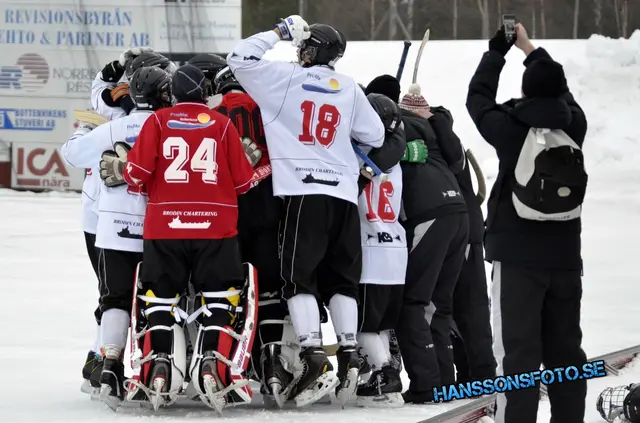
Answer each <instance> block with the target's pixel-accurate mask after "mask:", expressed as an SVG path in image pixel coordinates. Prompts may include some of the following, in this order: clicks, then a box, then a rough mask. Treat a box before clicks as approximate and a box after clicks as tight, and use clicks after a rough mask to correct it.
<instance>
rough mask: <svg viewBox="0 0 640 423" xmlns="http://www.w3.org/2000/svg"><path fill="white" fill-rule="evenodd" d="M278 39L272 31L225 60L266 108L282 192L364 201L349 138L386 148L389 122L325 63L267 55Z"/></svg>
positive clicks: (277, 190)
mask: <svg viewBox="0 0 640 423" xmlns="http://www.w3.org/2000/svg"><path fill="white" fill-rule="evenodd" d="M279 40H280V38H279V37H278V35H277V34H276V33H275V32H274V31H266V32H262V33H260V34H257V35H254V36H252V37H249V38H247V39H246V40H243V41H241V42H240V43H239V44H238V45H237V47H236V48H235V49H234V51H233V52H232V53H231V54H229V56H228V57H227V64H228V65H229V67H230V68H231V71H232V72H233V74H234V75H235V77H236V78H237V79H238V82H240V84H242V87H243V88H244V89H245V90H246V91H247V93H248V94H249V95H250V96H251V97H252V98H253V99H254V100H255V102H256V103H257V104H258V106H260V112H261V114H262V122H263V123H264V132H265V136H266V139H267V147H268V149H269V158H270V160H271V166H272V169H273V191H274V194H275V195H276V196H285V195H306V194H324V195H330V196H332V197H336V198H342V199H344V200H347V201H350V202H352V203H354V204H358V184H357V180H358V174H359V171H360V168H359V167H358V158H357V156H356V154H355V153H354V151H353V147H352V146H351V139H352V138H354V139H356V140H357V141H358V142H360V143H362V144H365V145H369V146H372V147H380V146H381V145H382V142H383V140H384V127H383V125H382V122H381V121H380V117H379V116H378V115H377V114H376V112H375V111H374V110H373V108H372V107H371V105H370V104H369V101H368V100H367V98H366V96H365V95H364V93H363V92H362V90H361V89H360V87H359V86H358V84H356V82H355V81H354V80H353V79H352V78H350V77H348V76H346V75H341V74H339V73H336V72H335V71H334V70H332V69H331V68H329V67H326V66H314V67H311V68H303V67H302V66H300V65H299V64H297V63H286V62H278V61H269V60H264V59H262V56H263V55H264V54H265V52H266V51H267V50H269V49H271V48H273V47H274V46H275V44H276V43H277V42H278V41H279Z"/></svg>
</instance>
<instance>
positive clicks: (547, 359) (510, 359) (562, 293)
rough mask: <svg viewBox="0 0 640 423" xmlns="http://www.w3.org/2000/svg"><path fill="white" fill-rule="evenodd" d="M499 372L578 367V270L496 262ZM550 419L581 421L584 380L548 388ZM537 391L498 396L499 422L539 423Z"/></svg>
mask: <svg viewBox="0 0 640 423" xmlns="http://www.w3.org/2000/svg"><path fill="white" fill-rule="evenodd" d="M491 296H492V305H491V307H492V308H491V312H492V313H491V314H492V319H493V325H494V331H495V341H494V351H495V354H496V360H497V362H498V371H497V373H498V374H499V375H503V374H505V375H510V374H514V373H521V372H530V371H534V370H538V369H539V368H540V364H541V363H542V364H544V366H545V368H548V369H552V368H555V367H566V366H576V367H578V368H580V366H581V365H582V364H584V363H585V362H586V361H587V358H586V355H585V353H584V351H583V350H582V347H581V345H582V330H581V329H580V301H581V299H582V277H581V272H580V270H568V271H564V270H544V269H538V268H526V267H520V266H517V265H512V264H507V263H499V262H494V263H493V283H492V289H491ZM548 394H549V402H550V403H551V423H583V421H584V414H585V397H586V394H587V382H586V380H580V379H578V380H575V381H565V382H563V383H556V384H552V385H549V386H548ZM538 396H539V393H538V389H537V388H536V389H533V388H529V389H521V390H517V391H511V392H507V393H506V395H505V394H499V395H498V400H497V410H496V417H495V422H496V423H535V422H536V419H537V414H538Z"/></svg>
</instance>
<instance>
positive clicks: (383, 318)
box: [358, 283, 404, 332]
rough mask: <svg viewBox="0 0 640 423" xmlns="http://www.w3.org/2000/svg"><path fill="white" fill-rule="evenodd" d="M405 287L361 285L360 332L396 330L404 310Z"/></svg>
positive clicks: (359, 302) (359, 296)
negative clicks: (403, 295) (401, 312)
mask: <svg viewBox="0 0 640 423" xmlns="http://www.w3.org/2000/svg"><path fill="white" fill-rule="evenodd" d="M403 290H404V285H375V284H370V283H364V284H360V293H359V295H358V300H359V301H358V332H381V331H383V330H389V329H395V327H396V324H397V323H398V319H399V318H400V311H401V310H402V292H403Z"/></svg>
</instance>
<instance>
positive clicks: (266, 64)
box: [227, 31, 296, 124]
mask: <svg viewBox="0 0 640 423" xmlns="http://www.w3.org/2000/svg"><path fill="white" fill-rule="evenodd" d="M278 41H280V37H279V36H278V34H276V33H275V32H274V31H265V32H261V33H259V34H256V35H253V36H251V37H249V38H247V39H246V40H242V41H240V43H238V45H237V46H236V48H235V49H234V50H233V51H232V52H231V53H230V54H229V56H227V64H228V65H229V68H230V69H231V71H232V72H233V74H234V76H235V77H236V79H237V80H238V82H240V84H241V85H242V88H244V89H245V90H246V91H247V94H249V95H250V96H251V97H252V98H253V99H254V100H255V102H256V103H258V104H259V105H260V109H261V110H262V115H263V116H262V117H263V120H264V122H265V124H267V123H269V122H271V121H273V120H274V119H275V118H276V117H277V114H278V113H279V111H280V108H281V106H282V104H283V102H284V99H285V97H286V95H287V89H288V86H289V81H290V80H291V76H292V75H293V72H294V70H295V68H296V65H294V64H293V63H287V62H282V61H271V60H265V59H263V56H264V54H265V53H266V52H267V51H268V50H271V49H272V48H273V47H274V46H275V45H276V44H277V42H278Z"/></svg>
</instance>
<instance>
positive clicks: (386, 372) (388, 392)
mask: <svg viewBox="0 0 640 423" xmlns="http://www.w3.org/2000/svg"><path fill="white" fill-rule="evenodd" d="M356 395H357V399H356V404H357V405H358V407H374V408H399V407H402V406H403V405H404V400H403V399H402V381H401V380H400V372H399V371H398V370H396V369H395V368H394V367H393V366H392V365H386V366H384V367H383V368H382V369H379V370H376V371H375V372H373V374H371V377H370V378H369V381H368V382H367V383H366V384H364V385H361V386H359V387H358V389H357V391H356Z"/></svg>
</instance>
